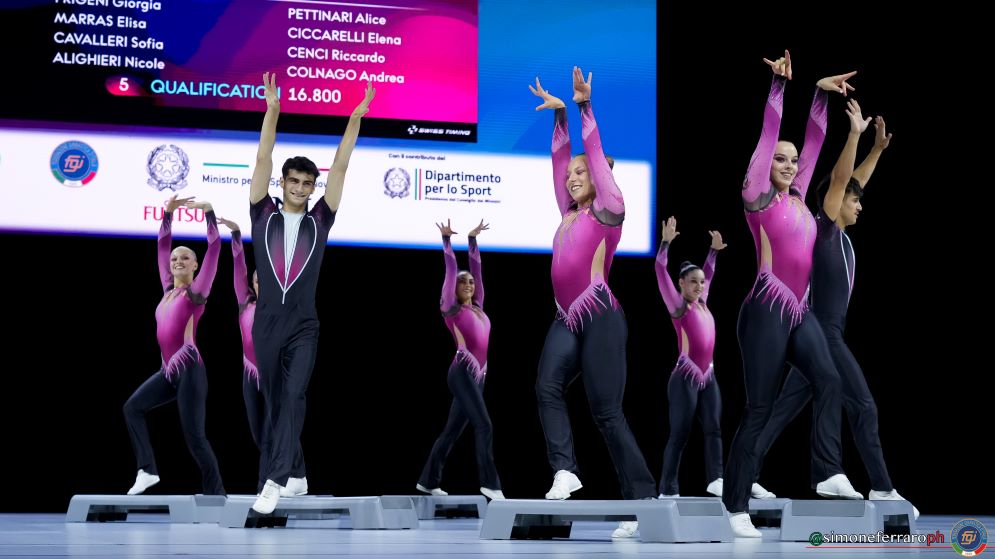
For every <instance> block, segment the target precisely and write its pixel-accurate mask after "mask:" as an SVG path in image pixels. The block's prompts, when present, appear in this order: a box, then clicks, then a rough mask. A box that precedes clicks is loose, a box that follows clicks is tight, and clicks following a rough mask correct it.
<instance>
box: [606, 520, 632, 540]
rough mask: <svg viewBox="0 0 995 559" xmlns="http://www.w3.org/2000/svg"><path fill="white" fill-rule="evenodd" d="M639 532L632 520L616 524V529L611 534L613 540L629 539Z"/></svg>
mask: <svg viewBox="0 0 995 559" xmlns="http://www.w3.org/2000/svg"><path fill="white" fill-rule="evenodd" d="M638 530H639V523H638V522H636V521H633V520H629V521H623V522H619V523H618V528H615V531H614V532H612V537H613V538H631V537H633V536H635V535H636V532H637V531H638Z"/></svg>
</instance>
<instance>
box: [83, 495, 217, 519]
mask: <svg viewBox="0 0 995 559" xmlns="http://www.w3.org/2000/svg"><path fill="white" fill-rule="evenodd" d="M225 501H226V498H225V496H224V495H73V498H72V499H71V500H70V501H69V510H67V511H66V522H108V521H115V520H127V519H128V513H129V512H168V513H169V521H170V522H173V523H194V524H196V523H216V522H217V521H218V519H220V518H221V510H222V509H223V508H224V506H225Z"/></svg>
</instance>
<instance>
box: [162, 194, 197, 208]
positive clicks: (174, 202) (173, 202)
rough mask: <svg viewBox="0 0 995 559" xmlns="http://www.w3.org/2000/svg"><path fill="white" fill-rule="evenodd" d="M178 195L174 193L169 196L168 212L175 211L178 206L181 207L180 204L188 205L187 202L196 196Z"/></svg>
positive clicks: (167, 201) (167, 202)
mask: <svg viewBox="0 0 995 559" xmlns="http://www.w3.org/2000/svg"><path fill="white" fill-rule="evenodd" d="M177 196H179V195H178V194H173V195H172V196H170V197H169V200H166V211H167V212H169V213H173V212H174V211H176V208H179V207H180V206H186V205H187V204H189V203H190V201H191V200H193V199H194V198H195V196H191V197H189V198H177Z"/></svg>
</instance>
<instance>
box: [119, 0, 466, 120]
mask: <svg viewBox="0 0 995 559" xmlns="http://www.w3.org/2000/svg"><path fill="white" fill-rule="evenodd" d="M405 4H406V5H407V6H409V7H417V8H420V10H417V11H415V10H396V9H387V8H373V7H371V8H367V7H363V8H350V9H349V10H347V11H349V12H351V13H353V14H358V13H360V12H362V13H369V14H372V15H374V16H377V17H383V18H386V24H385V25H375V24H364V23H355V22H352V23H342V22H321V21H307V20H303V19H293V18H291V17H290V15H291V14H292V13H294V12H293V10H300V9H309V10H312V9H319V10H322V11H328V12H332V11H338V10H336V8H337V7H336V6H331V5H321V4H301V3H293V2H287V3H278V2H274V3H260V4H251V3H234V4H233V7H232V8H231V9H229V11H228V12H227V13H225V14H224V15H223V16H222V17H221V18H220V19H219V21H218V23H217V25H216V26H215V27H214V28H213V29H212V30H211V32H210V33H209V34H207V35H206V36H205V37H204V38H203V40H202V41H201V42H200V45H199V48H198V50H197V52H196V53H195V54H194V55H193V56H191V57H190V58H189V60H188V61H187V62H186V63H184V64H183V65H179V64H176V63H169V64H167V66H166V69H165V70H163V71H162V72H161V74H160V76H159V79H160V80H164V81H168V82H169V83H170V84H171V86H172V88H176V87H178V86H179V85H180V84H181V83H182V84H185V87H186V89H187V90H189V91H191V92H198V93H201V94H200V95H188V94H175V93H173V94H170V93H166V92H163V91H162V90H163V89H165V88H164V87H163V85H162V82H160V83H158V84H153V83H152V82H149V83H145V84H144V86H145V87H146V88H148V89H149V91H150V92H151V93H150V94H151V95H153V96H155V97H156V99H157V102H158V103H159V104H160V105H163V106H179V107H193V108H212V109H227V110H243V111H262V110H264V109H265V103H264V102H263V101H262V99H261V98H258V97H257V96H256V95H257V94H256V93H255V92H257V91H261V90H257V89H256V88H257V87H258V86H259V85H261V83H262V73H263V72H264V71H276V72H277V86H278V87H279V88H280V101H281V103H280V104H281V111H282V112H284V113H298V114H315V115H333V116H348V115H350V114H351V113H352V109H353V108H354V107H355V106H356V105H357V104H359V102H360V101H361V100H362V98H363V90H364V87H365V81H361V79H360V76H361V75H362V72H363V71H366V72H368V73H370V74H374V75H380V74H384V75H393V76H403V79H404V83H388V82H378V81H376V80H374V82H373V87H374V88H376V90H377V97H376V100H375V101H374V102H373V104H372V106H371V110H370V113H369V116H371V117H375V118H389V119H412V120H429V121H441V122H454V123H457V122H458V123H475V122H477V50H478V46H477V35H478V31H477V15H478V14H477V2H476V1H469V0H452V1H447V2H442V1H432V0H422V1H418V2H406V3H405ZM235 7H237V9H235ZM291 28H295V29H307V30H308V33H312V32H313V31H314V30H318V31H319V32H320V31H329V32H331V31H338V32H350V33H351V34H350V35H348V37H349V38H352V39H356V38H362V39H364V42H345V41H329V40H319V39H299V38H291V37H290V36H289V29H291ZM295 33H297V32H296V31H295ZM372 33H377V34H379V35H381V36H387V37H399V38H400V39H401V44H400V45H392V44H375V43H374V44H371V43H369V39H370V37H371V34H372ZM340 37H341V35H340ZM296 47H304V48H310V49H324V50H319V51H318V52H319V56H322V55H323V54H324V53H327V55H328V56H329V58H331V57H332V56H333V52H332V51H333V49H338V50H340V51H343V52H345V53H349V54H362V55H365V54H373V53H376V54H378V55H381V56H383V57H384V62H383V63H376V62H355V61H336V60H331V59H328V60H324V59H303V58H293V57H291V56H289V55H288V49H291V48H296ZM298 52H299V51H298ZM312 52H315V51H312ZM302 67H307V68H310V69H312V70H339V71H342V72H348V71H355V75H356V78H355V79H354V80H349V79H334V78H309V77H291V76H290V74H291V73H302V72H301V68H302ZM119 78H120V77H117V78H116V79H119ZM204 83H210V84H227V86H226V87H224V88H219V87H216V86H207V87H206V88H205V87H204V86H203V85H202V84H204ZM111 85H112V84H111V83H110V80H108V90H109V91H111V93H113V94H115V95H121V94H124V95H128V94H130V93H129V92H119V91H113V90H112V87H111ZM113 85H114V86H115V87H116V86H117V85H118V84H117V83H116V82H115V83H114V84H113ZM134 86H135V87H137V86H138V84H137V83H135V84H134ZM243 86H245V87H243ZM219 89H222V90H224V91H226V92H230V91H232V90H233V89H238V90H239V91H240V92H244V95H242V96H221V95H218V94H217V93H216V92H217V91H218V90H219ZM157 90H158V91H159V92H157ZM205 91H206V92H207V94H203V93H204V92H205ZM316 94H317V95H316ZM322 96H324V98H325V99H324V100H314V98H315V97H322ZM328 98H332V100H331V101H328Z"/></svg>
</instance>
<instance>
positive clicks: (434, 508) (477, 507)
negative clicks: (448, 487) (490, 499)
mask: <svg viewBox="0 0 995 559" xmlns="http://www.w3.org/2000/svg"><path fill="white" fill-rule="evenodd" d="M411 500H412V501H413V502H414V503H415V510H416V511H417V512H418V518H419V519H420V520H431V519H433V518H483V517H485V516H486V515H487V499H486V498H485V497H484V496H483V495H446V496H437V495H415V496H413V497H411Z"/></svg>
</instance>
